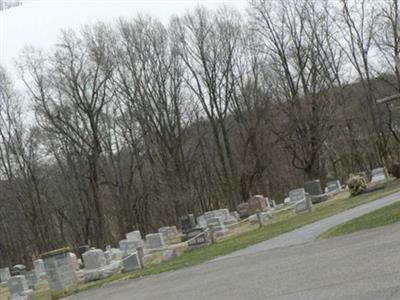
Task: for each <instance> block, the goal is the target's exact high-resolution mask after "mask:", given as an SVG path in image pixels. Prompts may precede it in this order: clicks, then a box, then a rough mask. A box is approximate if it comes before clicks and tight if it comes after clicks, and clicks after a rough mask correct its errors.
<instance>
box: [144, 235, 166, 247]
mask: <svg viewBox="0 0 400 300" xmlns="http://www.w3.org/2000/svg"><path fill="white" fill-rule="evenodd" d="M146 242H147V246H148V247H149V248H150V249H158V248H163V247H165V242H164V237H163V235H162V234H161V233H149V234H148V235H146Z"/></svg>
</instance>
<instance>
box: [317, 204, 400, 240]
mask: <svg viewBox="0 0 400 300" xmlns="http://www.w3.org/2000/svg"><path fill="white" fill-rule="evenodd" d="M399 221H400V203H394V204H391V205H388V206H386V207H383V208H380V209H378V210H376V211H373V212H371V213H369V214H366V215H364V216H361V217H358V218H356V219H354V220H351V221H348V222H346V223H344V224H340V225H338V226H335V227H333V228H331V229H329V230H328V231H326V232H324V233H323V234H321V236H319V238H320V239H328V238H332V237H335V236H339V235H344V234H349V233H353V232H356V231H361V230H366V229H371V228H375V227H379V226H384V225H388V224H393V223H396V222H399Z"/></svg>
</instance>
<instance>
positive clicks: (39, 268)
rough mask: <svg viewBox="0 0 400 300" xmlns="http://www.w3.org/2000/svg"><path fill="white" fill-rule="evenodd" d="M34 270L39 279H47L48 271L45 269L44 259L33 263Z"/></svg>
mask: <svg viewBox="0 0 400 300" xmlns="http://www.w3.org/2000/svg"><path fill="white" fill-rule="evenodd" d="M33 268H34V270H35V273H36V277H37V278H43V277H46V270H45V269H44V261H43V259H37V260H34V261H33Z"/></svg>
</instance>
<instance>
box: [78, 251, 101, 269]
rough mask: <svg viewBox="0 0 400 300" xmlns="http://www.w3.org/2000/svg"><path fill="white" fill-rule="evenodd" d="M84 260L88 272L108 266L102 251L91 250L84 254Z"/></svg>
mask: <svg viewBox="0 0 400 300" xmlns="http://www.w3.org/2000/svg"><path fill="white" fill-rule="evenodd" d="M82 258H83V261H84V262H85V269H87V270H93V269H99V268H103V267H105V266H106V265H107V261H106V256H105V254H104V252H103V250H101V249H90V250H89V251H87V252H85V253H83V254H82Z"/></svg>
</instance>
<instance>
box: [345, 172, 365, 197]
mask: <svg viewBox="0 0 400 300" xmlns="http://www.w3.org/2000/svg"><path fill="white" fill-rule="evenodd" d="M347 185H348V186H349V190H350V193H351V195H352V196H356V195H359V194H361V193H362V192H364V191H365V189H366V188H367V183H366V182H365V179H364V178H363V177H361V176H359V175H355V176H352V177H350V179H349V181H348V182H347Z"/></svg>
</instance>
